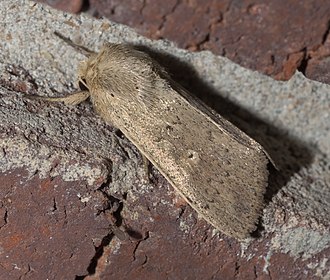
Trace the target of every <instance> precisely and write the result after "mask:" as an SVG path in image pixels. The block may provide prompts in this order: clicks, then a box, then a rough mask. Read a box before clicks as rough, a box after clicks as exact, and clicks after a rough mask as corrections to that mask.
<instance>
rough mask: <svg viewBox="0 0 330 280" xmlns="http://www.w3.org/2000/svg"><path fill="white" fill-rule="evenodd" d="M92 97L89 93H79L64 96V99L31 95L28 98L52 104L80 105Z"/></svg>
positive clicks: (85, 91)
mask: <svg viewBox="0 0 330 280" xmlns="http://www.w3.org/2000/svg"><path fill="white" fill-rule="evenodd" d="M89 96H90V93H89V91H87V90H84V91H78V92H76V93H73V94H70V95H67V96H64V97H45V96H35V95H29V96H26V98H29V99H36V100H44V101H50V102H63V103H64V104H66V105H78V104H79V103H81V102H83V101H85V100H86V99H87V98H88V97H89Z"/></svg>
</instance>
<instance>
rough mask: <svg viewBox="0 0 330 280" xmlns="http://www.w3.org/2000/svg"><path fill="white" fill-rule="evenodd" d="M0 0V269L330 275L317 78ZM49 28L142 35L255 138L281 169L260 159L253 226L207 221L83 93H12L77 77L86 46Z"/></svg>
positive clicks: (66, 273)
mask: <svg viewBox="0 0 330 280" xmlns="http://www.w3.org/2000/svg"><path fill="white" fill-rule="evenodd" d="M0 8H1V9H0V19H1V22H2V23H3V24H2V26H1V27H0V36H1V39H2V40H1V41H0V46H1V53H0V70H1V72H0V73H1V76H0V172H1V175H0V177H1V184H0V217H1V218H0V236H1V238H0V264H1V266H0V279H8V275H9V278H10V279H18V278H27V279H39V278H48V279H74V278H75V277H76V278H77V279H84V278H85V279H109V278H110V277H111V278H116V277H117V278H119V279H125V278H126V279H154V278H157V279H160V278H170V279H183V278H189V279H235V278H236V279H255V278H259V279H328V278H329V277H330V271H329V267H330V265H329V259H330V234H329V225H330V220H329V217H330V191H329V190H330V188H329V185H330V177H329V169H330V166H329V162H330V161H329V156H330V143H329V138H330V135H329V133H330V127H329V126H330V125H329V105H330V100H329V95H328V93H329V90H330V87H329V86H328V85H326V84H321V83H318V82H313V81H310V80H308V79H306V78H304V77H303V75H301V74H300V73H296V74H295V75H294V76H293V77H292V78H291V79H290V80H289V81H288V82H278V81H274V80H273V79H271V78H269V77H266V76H263V75H261V74H259V73H256V72H252V71H250V70H246V69H244V68H242V67H240V66H238V65H236V64H234V63H232V62H230V61H229V60H228V59H226V58H223V57H219V56H215V55H214V54H212V53H211V52H208V51H204V52H199V53H190V52H187V51H184V50H181V49H177V48H175V47H174V46H173V45H172V44H171V43H169V42H168V41H151V40H148V39H146V38H144V37H141V36H139V35H137V34H136V33H134V32H133V31H132V30H130V29H129V28H127V27H124V26H121V25H118V24H114V23H112V22H109V21H107V20H96V19H93V18H90V17H88V16H86V15H80V16H73V15H70V14H66V13H62V12H58V11H56V10H52V9H50V8H47V7H46V6H42V5H40V4H35V3H32V2H29V1H12V0H11V1H9V0H4V1H1V2H0ZM32 15H33V16H32ZM17 22H19V23H20V24H16V23H17ZM30 30H34V32H33V33H31V32H30ZM54 31H60V32H61V33H63V34H64V35H65V36H69V37H71V38H72V39H73V40H74V41H75V42H77V43H80V44H83V45H85V46H87V47H88V48H90V49H95V50H97V49H99V47H100V46H101V45H102V43H103V42H104V41H111V42H130V43H133V44H138V45H143V46H145V48H146V50H148V51H149V52H150V53H151V54H152V55H154V56H155V58H157V59H158V60H159V61H160V63H162V64H163V65H164V66H166V67H167V68H168V69H169V71H170V72H171V73H172V74H173V77H174V78H175V79H177V80H178V81H179V82H180V83H181V84H183V85H185V86H186V87H187V88H189V89H190V90H191V92H192V93H193V94H195V95H197V96H199V97H200V98H202V99H203V100H204V101H205V102H206V103H208V104H209V105H210V106H212V107H213V108H214V109H216V110H217V111H218V112H220V113H221V114H223V115H225V116H226V117H227V118H229V119H230V120H231V121H232V122H234V123H235V124H236V125H237V126H238V127H240V128H241V129H243V130H244V131H246V132H247V133H248V134H250V135H251V136H252V137H253V138H255V139H256V140H257V141H259V142H260V143H262V144H263V145H264V146H265V148H266V149H267V150H268V151H269V153H270V154H271V155H272V157H273V158H274V161H275V162H276V163H277V165H278V167H279V169H280V170H279V171H276V170H274V169H273V168H271V167H270V168H271V170H270V172H271V174H270V178H269V188H268V193H267V197H266V199H267V205H266V207H265V209H264V212H263V216H262V219H261V221H260V226H259V230H258V231H257V232H255V233H254V234H253V237H251V238H249V239H247V240H245V241H244V242H242V243H239V242H237V241H236V240H234V239H231V238H228V237H226V236H225V235H223V234H221V233H220V232H217V231H216V230H215V229H214V228H212V226H210V225H208V224H207V223H206V222H205V221H203V220H202V219H200V218H199V217H198V215H197V214H196V213H195V212H194V211H193V210H192V209H191V208H190V207H189V206H188V205H187V204H186V203H185V202H184V201H183V199H182V198H181V197H180V196H179V195H178V194H176V193H175V191H174V190H173V188H172V187H171V186H170V185H169V184H168V183H167V182H166V180H165V179H164V178H163V177H162V176H161V175H160V174H159V172H158V171H157V170H155V169H153V168H151V180H150V182H146V181H145V173H144V171H145V170H144V167H143V164H142V158H141V155H140V154H139V152H138V151H137V149H136V148H135V147H134V145H133V144H132V143H130V142H129V141H128V140H127V139H126V138H125V137H124V136H123V135H121V133H120V131H118V130H117V129H115V128H113V127H111V126H110V125H107V124H105V123H103V122H102V120H100V118H98V117H97V116H96V115H95V114H94V112H93V111H92V108H91V106H90V105H89V104H88V103H84V104H81V105H79V106H77V107H66V106H64V105H62V104H46V103H42V102H36V101H30V100H26V99H24V98H23V96H24V95H25V94H39V95H49V96H51V95H59V94H61V93H64V92H68V91H70V92H71V91H73V90H74V89H75V88H76V84H75V83H74V80H75V78H76V69H77V65H78V63H79V61H80V60H82V59H83V56H82V55H80V54H78V53H76V52H75V50H73V49H72V48H71V47H69V46H67V45H66V44H64V43H63V42H61V41H60V40H59V38H57V37H56V36H54V34H53V32H54Z"/></svg>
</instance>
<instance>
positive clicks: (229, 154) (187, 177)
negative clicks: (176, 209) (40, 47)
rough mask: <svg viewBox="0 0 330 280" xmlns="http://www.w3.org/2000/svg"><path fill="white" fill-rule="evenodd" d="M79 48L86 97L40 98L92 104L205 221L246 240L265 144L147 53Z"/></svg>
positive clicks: (257, 203) (260, 199)
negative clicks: (181, 84)
mask: <svg viewBox="0 0 330 280" xmlns="http://www.w3.org/2000/svg"><path fill="white" fill-rule="evenodd" d="M58 36H59V35H58ZM63 39H64V40H66V41H67V42H68V41H69V39H66V38H63ZM69 42H71V41H69ZM71 44H73V43H72V42H71ZM76 47H77V45H76ZM78 48H79V49H80V50H82V51H84V52H85V54H86V55H87V59H86V60H85V61H83V62H82V63H81V64H80V65H79V71H78V76H79V84H80V86H81V91H79V92H76V93H73V94H72V95H69V96H66V97H55V98H52V97H36V98H39V99H44V100H48V101H62V102H64V103H65V104H71V105H76V104H79V103H80V102H83V101H85V100H86V99H88V98H90V101H91V102H92V104H93V108H94V109H95V111H96V112H97V113H98V114H99V115H100V116H101V117H102V118H103V120H104V121H105V122H107V123H109V124H111V125H113V126H115V127H117V128H119V129H120V130H121V131H122V133H123V134H124V135H125V136H126V137H127V138H128V139H129V140H130V141H131V142H132V143H133V144H134V145H135V146H136V147H137V148H138V149H139V150H140V152H141V153H142V154H143V155H144V156H145V157H146V158H147V159H148V160H149V161H150V162H151V163H152V164H153V165H154V166H155V167H156V168H157V169H158V170H159V171H160V173H161V174H162V175H163V176H165V178H166V179H167V180H168V181H169V182H170V183H171V185H172V186H173V187H174V188H175V190H176V191H177V192H178V193H179V194H180V195H182V196H183V197H184V199H185V200H186V201H187V202H188V204H190V206H191V207H192V208H193V209H195V210H196V211H197V213H198V214H199V215H200V216H201V217H203V218H204V219H205V220H206V221H207V222H209V223H210V224H211V225H213V226H214V227H215V228H217V229H219V230H220V231H221V232H223V233H225V234H227V235H229V236H232V237H234V238H237V239H239V240H241V239H243V238H246V237H248V236H249V233H251V232H252V231H253V230H254V229H255V228H256V223H257V221H258V218H259V216H260V214H261V211H262V209H263V205H264V193H265V190H266V187H267V181H268V170H267V164H268V158H267V154H266V153H265V151H264V149H263V148H262V146H261V145H260V144H259V143H257V142H256V141H254V140H253V139H251V138H250V137H249V136H248V135H246V134H245V133H244V132H242V131H241V130H240V129H238V128H237V127H236V126H234V125H233V124H231V123H230V122H229V121H227V120H226V119H224V118H223V117H222V116H220V115H219V114H217V113H216V112H214V111H213V110H211V109H210V108H208V107H207V106H206V105H204V104H203V103H202V102H201V101H199V100H198V99H196V98H195V97H193V96H192V95H191V94H190V93H189V92H188V91H187V90H185V89H184V88H183V87H182V86H180V85H179V84H178V83H176V82H175V81H173V80H172V79H171V77H170V75H169V74H168V73H167V72H166V71H165V70H164V69H163V68H162V67H161V66H160V65H159V64H158V63H157V62H156V61H155V60H153V59H152V58H151V57H150V56H149V55H148V54H147V53H145V52H143V51H140V50H138V49H137V48H135V47H132V46H129V45H125V44H113V43H106V44H104V46H103V47H102V48H101V50H100V51H99V52H98V53H94V52H91V51H88V50H87V49H85V48H83V47H79V46H78Z"/></svg>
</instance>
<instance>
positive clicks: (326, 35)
mask: <svg viewBox="0 0 330 280" xmlns="http://www.w3.org/2000/svg"><path fill="white" fill-rule="evenodd" d="M329 34H330V20H329V21H328V28H327V30H326V31H325V32H324V34H323V36H322V45H324V44H325V42H326V41H327V38H328V36H329Z"/></svg>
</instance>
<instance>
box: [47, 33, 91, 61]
mask: <svg viewBox="0 0 330 280" xmlns="http://www.w3.org/2000/svg"><path fill="white" fill-rule="evenodd" d="M54 35H55V36H57V37H59V38H60V39H62V40H63V41H64V42H65V43H67V44H68V45H70V46H71V47H73V48H74V49H75V50H77V51H79V52H80V53H82V54H83V55H85V56H90V55H92V54H95V52H93V51H91V50H90V49H88V48H86V47H84V46H81V45H78V44H76V43H74V42H72V40H71V39H69V38H67V37H65V36H64V35H62V34H61V33H59V32H57V31H55V32H54Z"/></svg>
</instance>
